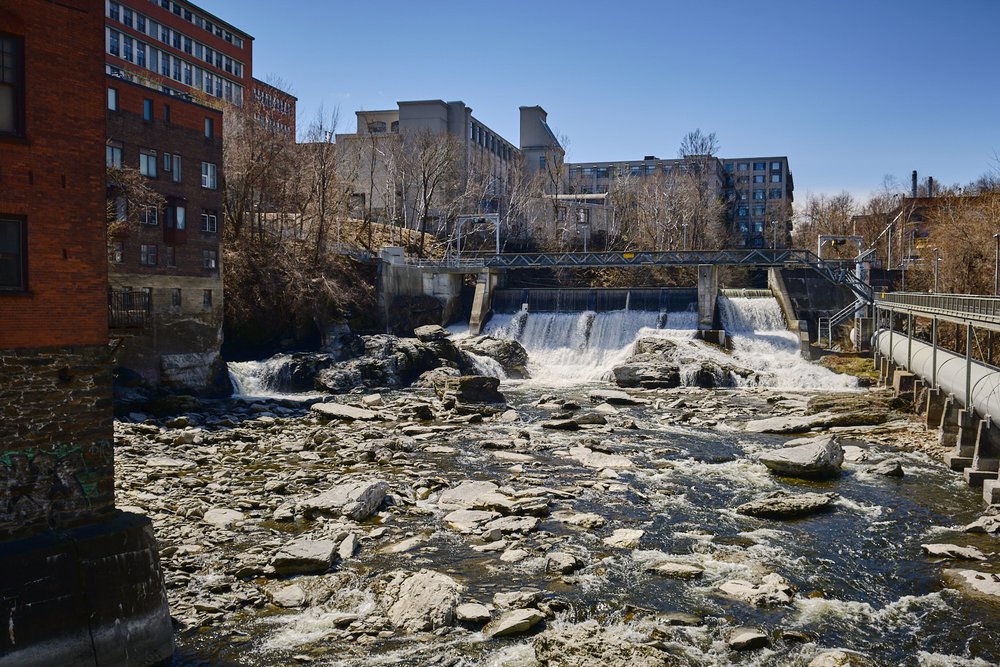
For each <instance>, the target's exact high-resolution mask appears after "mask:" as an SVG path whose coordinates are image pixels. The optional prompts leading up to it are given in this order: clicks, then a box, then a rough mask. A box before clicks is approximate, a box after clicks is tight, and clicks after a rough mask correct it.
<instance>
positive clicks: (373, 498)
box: [299, 479, 389, 521]
mask: <svg viewBox="0 0 1000 667" xmlns="http://www.w3.org/2000/svg"><path fill="white" fill-rule="evenodd" d="M388 490H389V485H388V484H387V483H386V482H384V481H382V480H373V479H370V480H358V481H354V482H345V483H343V484H338V485H337V486H335V487H333V488H332V489H330V490H329V491H324V492H323V493H321V494H319V495H318V496H313V497H312V498H307V499H305V500H303V501H302V502H301V503H300V505H299V507H300V508H301V509H303V510H304V511H306V512H316V513H319V514H331V515H334V516H346V517H347V518H349V519H353V520H355V521H364V520H365V519H367V518H368V517H370V516H371V515H372V514H374V513H375V510H377V509H378V507H379V505H381V504H382V501H383V500H384V499H385V494H386V492H387V491H388Z"/></svg>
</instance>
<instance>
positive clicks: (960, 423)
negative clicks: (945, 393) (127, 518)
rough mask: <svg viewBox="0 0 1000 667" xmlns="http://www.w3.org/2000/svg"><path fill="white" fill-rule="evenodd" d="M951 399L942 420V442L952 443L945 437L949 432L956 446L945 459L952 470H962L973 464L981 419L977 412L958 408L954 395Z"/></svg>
mask: <svg viewBox="0 0 1000 667" xmlns="http://www.w3.org/2000/svg"><path fill="white" fill-rule="evenodd" d="M949 399H950V400H949V403H950V405H946V407H945V414H944V417H943V418H942V421H941V435H942V437H941V443H942V444H946V445H947V444H950V443H949V442H948V441H947V440H945V437H944V436H945V434H946V433H947V434H948V435H949V438H950V439H952V443H953V444H954V446H955V448H954V450H952V451H951V452H950V453H948V454H946V455H945V457H944V461H945V463H947V464H948V467H950V468H951V469H952V470H957V471H960V472H961V471H963V470H965V469H966V468H968V467H970V466H971V465H972V459H973V457H974V456H975V452H976V437H977V435H978V434H979V421H980V420H979V419H978V418H977V417H976V415H975V413H973V412H970V411H967V410H963V409H958V408H957V403H956V402H955V401H954V399H953V398H952V397H949Z"/></svg>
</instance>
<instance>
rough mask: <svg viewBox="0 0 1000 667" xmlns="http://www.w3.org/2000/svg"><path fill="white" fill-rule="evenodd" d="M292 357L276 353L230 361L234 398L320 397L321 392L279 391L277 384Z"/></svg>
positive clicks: (230, 378) (228, 364)
mask: <svg viewBox="0 0 1000 667" xmlns="http://www.w3.org/2000/svg"><path fill="white" fill-rule="evenodd" d="M291 358H292V357H291V356H290V355H287V354H276V355H274V356H273V357H270V358H269V359H264V360H262V361H230V362H229V363H227V364H226V366H227V367H228V369H229V380H230V382H232V383H233V397H234V398H292V399H302V400H307V399H310V398H320V397H322V396H324V394H322V393H319V392H299V393H288V392H282V391H278V390H277V389H276V388H275V386H276V385H277V384H278V383H279V382H280V381H281V376H282V373H283V372H284V370H285V369H286V367H287V365H288V362H289V360H290V359H291Z"/></svg>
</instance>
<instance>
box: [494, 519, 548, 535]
mask: <svg viewBox="0 0 1000 667" xmlns="http://www.w3.org/2000/svg"><path fill="white" fill-rule="evenodd" d="M538 523H539V521H538V519H537V518H536V517H533V516H505V517H500V518H499V519H494V520H493V521H490V522H489V523H487V524H486V525H484V526H483V531H484V532H485V533H487V534H489V533H490V532H491V531H494V530H496V531H499V532H500V533H501V534H504V535H506V534H508V533H530V532H531V531H533V530H535V529H536V528H538Z"/></svg>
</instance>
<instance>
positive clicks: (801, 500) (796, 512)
mask: <svg viewBox="0 0 1000 667" xmlns="http://www.w3.org/2000/svg"><path fill="white" fill-rule="evenodd" d="M836 499H837V494H836V493H800V494H794V495H793V494H790V493H787V492H785V491H776V492H774V493H772V494H769V495H767V496H764V497H763V498H758V499H757V500H752V501H750V502H748V503H744V504H742V505H740V506H739V507H737V508H736V511H737V512H738V513H739V514H745V515H747V516H754V517H759V518H763V519H795V518H798V517H802V516H808V515H810V514H816V513H817V512H823V511H826V510H828V509H830V508H831V507H832V506H833V502H834V501H835V500H836Z"/></svg>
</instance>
